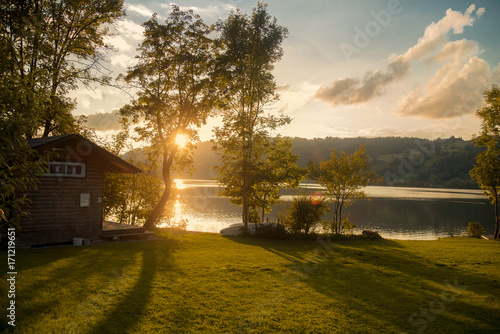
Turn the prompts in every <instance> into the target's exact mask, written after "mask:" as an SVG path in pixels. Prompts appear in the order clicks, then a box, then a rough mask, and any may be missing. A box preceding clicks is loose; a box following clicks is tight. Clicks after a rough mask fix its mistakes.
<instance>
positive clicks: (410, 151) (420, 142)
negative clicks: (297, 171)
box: [136, 136, 483, 189]
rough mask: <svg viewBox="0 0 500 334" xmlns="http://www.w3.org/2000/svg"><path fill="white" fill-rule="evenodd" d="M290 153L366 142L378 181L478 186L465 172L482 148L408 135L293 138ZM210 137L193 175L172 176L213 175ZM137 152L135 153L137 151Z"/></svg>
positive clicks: (321, 153)
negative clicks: (382, 178)
mask: <svg viewBox="0 0 500 334" xmlns="http://www.w3.org/2000/svg"><path fill="white" fill-rule="evenodd" d="M290 140H291V144H292V148H291V152H292V153H293V154H297V155H298V160H297V165H298V166H299V167H302V168H304V167H306V166H307V164H308V162H309V161H313V162H317V163H319V162H320V161H321V159H323V160H327V159H328V158H329V156H330V153H331V151H332V150H335V151H337V152H340V151H344V152H346V153H348V154H351V153H353V152H354V151H355V150H357V149H359V147H360V145H364V146H365V149H366V153H367V154H368V155H369V157H370V159H369V162H370V165H371V166H372V167H373V168H375V169H376V171H377V173H378V174H379V175H380V176H384V177H385V179H384V181H383V182H382V183H381V184H380V185H387V186H400V187H432V188H452V189H478V188H479V187H478V185H477V183H476V182H475V181H474V180H473V179H472V178H471V177H470V175H469V171H470V170H471V169H472V167H473V166H474V164H475V163H476V160H475V157H476V155H477V154H478V153H480V152H482V151H483V149H482V148H479V147H477V146H474V143H473V142H472V141H471V140H464V139H462V138H458V137H453V136H452V137H450V138H444V139H435V140H429V139H421V138H411V137H380V138H366V137H357V138H337V137H326V138H315V139H306V138H299V137H295V138H291V139H290ZM211 147H212V144H211V143H210V142H208V141H206V142H201V143H197V144H196V148H195V150H194V154H193V167H194V171H193V173H192V174H188V173H179V172H176V173H174V177H176V178H192V179H211V178H212V177H213V176H214V173H213V172H212V170H211V168H210V167H211V166H213V165H217V161H218V159H219V157H218V155H217V153H216V152H214V151H212V150H211ZM137 153H138V152H136V154H137Z"/></svg>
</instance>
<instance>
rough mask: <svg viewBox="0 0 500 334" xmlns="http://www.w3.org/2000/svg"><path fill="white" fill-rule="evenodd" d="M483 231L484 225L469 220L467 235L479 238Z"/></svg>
mask: <svg viewBox="0 0 500 334" xmlns="http://www.w3.org/2000/svg"><path fill="white" fill-rule="evenodd" d="M483 233H484V227H483V225H481V224H480V223H476V222H470V223H469V225H468V226H467V235H468V236H469V237H474V238H481V236H482V235H483Z"/></svg>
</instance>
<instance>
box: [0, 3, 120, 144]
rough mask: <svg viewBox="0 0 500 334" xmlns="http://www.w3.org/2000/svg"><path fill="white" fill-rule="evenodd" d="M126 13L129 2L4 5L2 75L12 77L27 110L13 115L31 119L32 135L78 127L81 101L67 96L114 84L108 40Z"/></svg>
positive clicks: (0, 27) (16, 94)
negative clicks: (108, 60)
mask: <svg viewBox="0 0 500 334" xmlns="http://www.w3.org/2000/svg"><path fill="white" fill-rule="evenodd" d="M122 15H124V11H123V0H61V1H58V0H25V1H15V0H6V1H2V3H1V4H0V20H1V23H0V38H1V44H2V51H1V52H2V57H3V58H4V61H5V62H6V64H5V65H7V66H5V67H4V66H2V75H6V76H8V77H9V78H10V81H11V87H12V88H13V89H14V92H13V93H14V97H15V98H16V99H17V101H18V102H19V103H18V104H20V105H18V106H16V107H17V108H22V111H21V110H19V109H13V108H11V110H10V112H11V113H12V112H16V113H28V114H29V116H30V122H31V123H32V125H33V126H32V128H31V129H29V131H27V133H26V134H25V135H26V136H27V137H32V136H35V135H37V134H38V132H39V131H40V133H39V134H40V135H42V136H44V137H46V136H48V135H49V134H50V133H51V132H54V131H55V132H59V133H64V132H68V131H72V130H74V129H75V127H76V122H75V120H74V118H73V117H72V115H71V111H72V110H73V108H74V106H75V102H74V101H73V100H71V99H69V98H68V97H67V93H68V92H69V91H70V90H73V89H76V88H77V85H78V83H83V84H86V85H88V84H90V83H91V82H100V83H103V82H106V81H107V80H108V77H107V75H105V73H104V72H105V71H104V67H103V64H104V53H103V52H102V50H104V49H107V48H109V46H108V45H106V44H105V43H104V38H105V37H106V36H108V35H109V25H110V24H111V23H113V22H114V21H115V20H116V19H118V18H119V17H121V16H122Z"/></svg>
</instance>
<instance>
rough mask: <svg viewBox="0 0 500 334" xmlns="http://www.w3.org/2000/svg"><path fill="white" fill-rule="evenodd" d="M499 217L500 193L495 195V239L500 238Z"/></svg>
mask: <svg viewBox="0 0 500 334" xmlns="http://www.w3.org/2000/svg"><path fill="white" fill-rule="evenodd" d="M498 229H499V219H498V195H495V236H494V238H495V239H500V235H499V231H498Z"/></svg>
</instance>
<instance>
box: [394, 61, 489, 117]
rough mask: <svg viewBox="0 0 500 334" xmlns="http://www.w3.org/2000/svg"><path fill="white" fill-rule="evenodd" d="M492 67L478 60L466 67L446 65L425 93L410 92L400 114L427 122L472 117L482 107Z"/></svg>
mask: <svg viewBox="0 0 500 334" xmlns="http://www.w3.org/2000/svg"><path fill="white" fill-rule="evenodd" d="M489 72H490V67H489V65H488V64H487V63H486V62H485V61H484V60H482V59H481V58H478V57H476V56H474V57H472V58H470V59H469V60H468V61H467V62H466V63H465V64H464V63H463V62H461V61H455V62H452V63H446V64H444V65H443V66H442V67H441V68H440V69H439V70H438V71H437V72H436V74H435V75H434V77H433V78H431V79H430V80H429V82H428V83H427V84H426V85H425V87H424V88H423V89H415V90H413V91H411V92H410V93H409V94H408V95H407V96H406V97H405V98H404V99H403V100H402V101H401V103H400V106H399V108H398V113H399V114H401V115H405V116H421V117H425V118H451V117H456V116H461V115H465V114H469V113H472V112H474V111H475V110H477V109H478V108H479V107H480V106H481V103H482V92H483V91H484V90H485V89H486V88H487V87H488V85H489V83H490V82H491V80H490V75H489Z"/></svg>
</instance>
